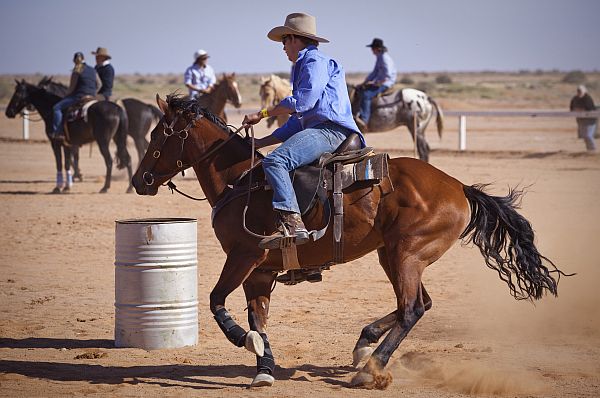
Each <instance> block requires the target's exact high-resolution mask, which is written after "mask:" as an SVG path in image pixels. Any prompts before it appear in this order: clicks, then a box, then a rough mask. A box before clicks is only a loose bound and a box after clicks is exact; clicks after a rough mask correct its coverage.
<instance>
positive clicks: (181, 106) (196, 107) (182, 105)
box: [167, 93, 264, 159]
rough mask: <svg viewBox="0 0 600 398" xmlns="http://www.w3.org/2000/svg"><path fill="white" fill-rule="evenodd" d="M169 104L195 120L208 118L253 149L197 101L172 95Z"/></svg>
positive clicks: (168, 99) (181, 95)
mask: <svg viewBox="0 0 600 398" xmlns="http://www.w3.org/2000/svg"><path fill="white" fill-rule="evenodd" d="M167 104H168V105H169V107H171V108H172V109H174V110H175V111H178V112H181V113H184V114H187V115H188V116H193V117H194V118H198V116H203V117H205V118H207V119H208V120H209V121H211V122H212V123H214V124H216V125H217V126H219V127H220V128H221V129H223V131H225V132H227V134H229V135H231V134H235V135H236V136H237V139H239V140H240V141H241V142H242V143H243V144H244V145H246V146H250V147H251V144H250V142H248V141H247V140H246V139H244V138H243V137H242V136H240V135H239V134H236V133H235V132H233V131H232V130H231V129H230V128H229V125H228V124H227V123H225V122H224V121H223V120H222V119H221V118H220V117H218V116H217V115H215V114H214V113H212V112H210V111H209V110H208V109H206V108H204V107H202V106H201V105H200V104H199V103H198V100H197V99H190V98H189V97H187V96H185V95H183V94H177V93H172V94H169V95H167ZM256 154H257V155H258V157H259V158H261V159H262V158H263V157H264V156H263V155H262V154H261V153H260V152H258V151H256Z"/></svg>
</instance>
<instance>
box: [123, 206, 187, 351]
mask: <svg viewBox="0 0 600 398" xmlns="http://www.w3.org/2000/svg"><path fill="white" fill-rule="evenodd" d="M196 236H197V222H196V220H195V219H193V218H147V219H130V220H117V221H116V227H115V346H116V347H137V348H144V349H148V350H153V349H159V348H176V347H184V346H189V345H195V344H197V343H198V283H197V278H198V277H197V275H198V260H197V252H198V249H197V243H196Z"/></svg>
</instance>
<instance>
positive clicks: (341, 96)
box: [273, 45, 366, 146]
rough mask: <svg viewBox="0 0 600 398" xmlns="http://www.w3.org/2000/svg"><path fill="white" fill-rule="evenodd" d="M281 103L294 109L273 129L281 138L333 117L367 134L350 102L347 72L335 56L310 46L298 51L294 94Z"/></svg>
mask: <svg viewBox="0 0 600 398" xmlns="http://www.w3.org/2000/svg"><path fill="white" fill-rule="evenodd" d="M279 105H281V106H283V107H286V108H288V109H290V110H292V111H293V112H295V113H293V114H292V116H291V117H290V118H289V119H288V121H287V123H286V124H284V125H283V126H281V127H280V128H278V129H277V130H275V131H274V132H273V135H274V136H275V137H276V138H277V139H279V140H280V141H285V140H287V139H288V138H290V137H291V136H292V135H294V134H295V133H297V132H299V131H302V130H304V129H306V128H310V127H315V126H317V125H319V124H321V123H323V122H326V121H331V122H334V123H336V124H338V125H340V126H343V127H346V128H347V129H349V130H352V131H354V132H356V133H357V134H358V135H360V139H361V141H362V143H363V146H366V144H365V138H364V137H363V135H362V133H361V132H360V130H359V129H358V126H357V125H356V122H355V121H354V118H353V117H352V109H351V106H350V98H349V97H348V88H347V86H346V75H345V73H344V69H343V68H342V66H341V65H339V64H338V63H337V62H336V61H335V60H333V59H332V58H329V57H328V56H326V55H324V54H323V53H321V52H320V51H319V50H318V49H317V47H315V46H312V45H310V46H308V47H306V48H305V49H303V50H302V51H300V53H299V54H298V60H297V61H296V64H295V65H294V67H293V69H292V95H291V96H289V97H286V98H284V99H283V100H282V101H281V102H280V103H279Z"/></svg>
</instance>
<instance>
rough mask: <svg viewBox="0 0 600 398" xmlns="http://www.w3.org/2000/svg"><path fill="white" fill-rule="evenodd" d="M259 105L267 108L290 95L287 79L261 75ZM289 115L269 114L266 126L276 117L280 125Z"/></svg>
mask: <svg viewBox="0 0 600 398" xmlns="http://www.w3.org/2000/svg"><path fill="white" fill-rule="evenodd" d="M258 94H259V95H260V107H261V108H263V109H264V108H268V107H270V106H275V105H278V104H279V103H280V102H281V100H282V99H284V98H285V97H288V96H290V95H292V86H291V84H290V82H289V80H286V79H282V78H281V77H279V76H277V75H274V74H271V76H269V77H261V84H260V89H259V91H258ZM289 117H290V116H289V115H280V116H271V117H269V118H268V119H267V127H269V128H270V127H271V126H272V125H273V123H274V122H275V119H277V126H279V127H281V126H283V125H284V124H285V122H287V120H288V119H289Z"/></svg>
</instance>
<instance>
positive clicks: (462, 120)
mask: <svg viewBox="0 0 600 398" xmlns="http://www.w3.org/2000/svg"><path fill="white" fill-rule="evenodd" d="M466 149H467V117H466V116H465V115H460V116H459V117H458V150H459V151H464V150H466Z"/></svg>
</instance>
